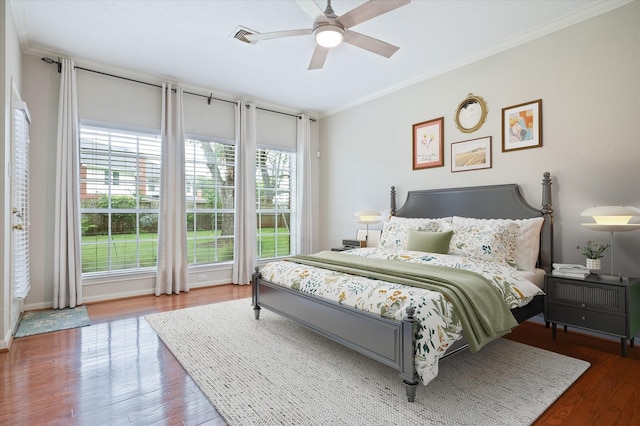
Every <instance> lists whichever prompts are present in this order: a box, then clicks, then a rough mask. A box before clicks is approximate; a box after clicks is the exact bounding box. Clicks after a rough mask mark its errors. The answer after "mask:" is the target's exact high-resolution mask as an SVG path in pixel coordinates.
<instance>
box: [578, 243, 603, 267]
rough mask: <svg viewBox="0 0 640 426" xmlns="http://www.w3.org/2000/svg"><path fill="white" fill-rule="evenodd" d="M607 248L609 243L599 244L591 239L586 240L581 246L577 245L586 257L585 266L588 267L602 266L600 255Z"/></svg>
mask: <svg viewBox="0 0 640 426" xmlns="http://www.w3.org/2000/svg"><path fill="white" fill-rule="evenodd" d="M608 249H609V244H600V243H596V242H595V241H591V240H589V241H587V243H586V244H585V245H584V246H582V247H580V246H578V250H580V253H582V255H583V256H584V257H586V258H587V268H589V269H600V268H601V267H602V257H603V256H604V253H605V252H606V251H607V250H608Z"/></svg>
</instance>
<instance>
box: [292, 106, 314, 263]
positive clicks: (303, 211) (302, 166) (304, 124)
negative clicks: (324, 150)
mask: <svg viewBox="0 0 640 426" xmlns="http://www.w3.org/2000/svg"><path fill="white" fill-rule="evenodd" d="M296 143H297V147H296V151H297V152H296V157H297V161H296V169H297V180H296V185H297V186H296V202H297V206H296V207H297V208H296V219H297V220H296V234H297V235H296V236H295V241H296V244H297V246H298V254H310V253H311V249H312V247H311V241H312V227H311V171H310V170H311V152H310V151H311V125H310V119H309V115H308V114H302V116H301V118H300V119H299V120H298V128H297V142H296Z"/></svg>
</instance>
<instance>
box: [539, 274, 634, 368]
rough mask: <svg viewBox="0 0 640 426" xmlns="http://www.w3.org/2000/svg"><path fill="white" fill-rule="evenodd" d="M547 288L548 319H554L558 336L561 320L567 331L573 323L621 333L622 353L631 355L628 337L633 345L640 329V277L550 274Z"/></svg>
mask: <svg viewBox="0 0 640 426" xmlns="http://www.w3.org/2000/svg"><path fill="white" fill-rule="evenodd" d="M545 292H546V293H547V296H546V297H545V306H544V319H545V321H547V322H550V323H551V329H552V333H553V338H554V339H555V338H556V326H557V324H562V325H564V331H565V332H566V331H567V326H573V327H578V328H582V329H585V330H592V331H597V332H599V333H604V334H609V335H612V336H617V337H620V344H621V348H622V356H627V341H629V343H630V345H631V347H632V348H633V342H634V336H635V335H636V333H637V332H638V331H639V330H640V278H625V279H624V280H623V281H612V280H610V279H604V278H601V277H600V276H598V275H597V274H590V275H588V276H587V277H585V278H569V277H562V276H558V275H547V276H546V277H545Z"/></svg>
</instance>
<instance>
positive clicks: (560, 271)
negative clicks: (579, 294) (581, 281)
mask: <svg viewBox="0 0 640 426" xmlns="http://www.w3.org/2000/svg"><path fill="white" fill-rule="evenodd" d="M590 273H591V271H590V270H589V269H588V268H587V267H586V266H583V265H574V264H570V263H554V264H553V270H552V271H551V274H553V275H560V276H562V277H571V278H584V277H586V276H587V275H589V274H590Z"/></svg>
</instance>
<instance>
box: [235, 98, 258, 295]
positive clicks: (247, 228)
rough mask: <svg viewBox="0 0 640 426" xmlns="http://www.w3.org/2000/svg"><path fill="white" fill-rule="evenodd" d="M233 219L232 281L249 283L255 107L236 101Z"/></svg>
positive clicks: (253, 245)
mask: <svg viewBox="0 0 640 426" xmlns="http://www.w3.org/2000/svg"><path fill="white" fill-rule="evenodd" d="M235 122H236V150H237V153H236V220H235V229H234V231H235V232H234V235H235V237H234V238H235V244H234V245H233V258H234V262H233V276H232V282H233V283H234V284H250V283H251V274H252V273H253V268H254V267H255V266H256V261H257V239H256V232H257V223H256V123H257V119H256V107H255V105H252V104H247V103H245V102H244V101H240V102H238V103H236V107H235Z"/></svg>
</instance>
